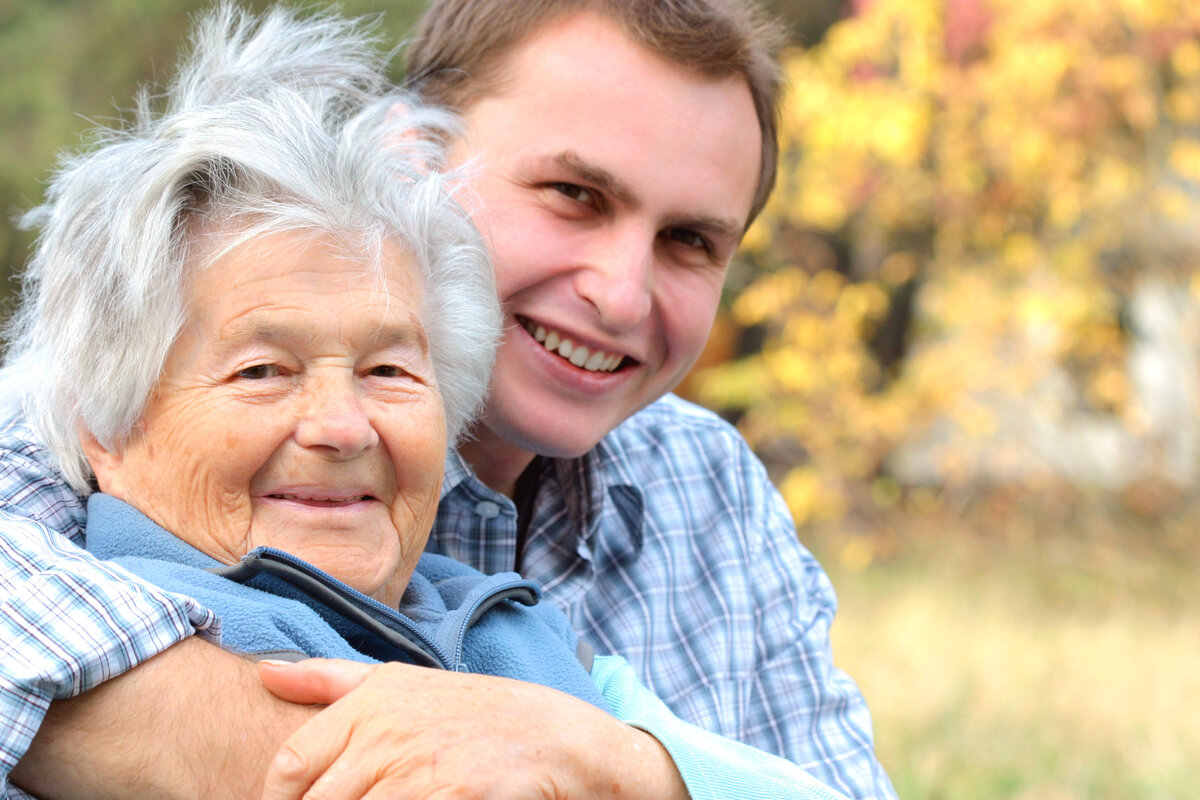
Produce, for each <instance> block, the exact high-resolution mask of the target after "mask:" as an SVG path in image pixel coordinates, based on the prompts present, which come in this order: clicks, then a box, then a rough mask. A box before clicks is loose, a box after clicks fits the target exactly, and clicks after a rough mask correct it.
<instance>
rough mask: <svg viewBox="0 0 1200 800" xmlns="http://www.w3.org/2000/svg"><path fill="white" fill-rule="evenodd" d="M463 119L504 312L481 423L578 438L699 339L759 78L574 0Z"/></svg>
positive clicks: (572, 451) (727, 231)
mask: <svg viewBox="0 0 1200 800" xmlns="http://www.w3.org/2000/svg"><path fill="white" fill-rule="evenodd" d="M465 118H466V122H467V126H468V128H467V134H466V137H465V141H464V142H463V143H462V146H461V147H460V150H459V153H458V156H459V157H461V158H462V159H463V160H469V161H473V164H474V168H475V172H474V174H473V177H472V187H473V189H474V192H475V195H476V196H477V199H478V201H479V202H480V204H481V206H482V208H480V209H476V210H475V214H474V217H475V220H476V222H477V223H478V224H479V226H480V228H481V229H482V230H483V233H484V236H485V237H486V238H487V239H488V242H489V246H490V250H491V254H492V257H493V259H494V260H495V267H496V277H497V283H498V286H499V291H500V299H501V301H502V302H503V304H504V308H505V312H506V314H507V316H508V322H509V328H508V330H507V333H506V336H505V339H504V342H503V344H502V345H501V347H500V351H499V354H498V357H497V363H496V369H495V373H494V376H493V378H492V386H491V396H490V399H489V401H488V407H487V411H486V415H485V418H484V424H485V426H486V428H487V430H486V431H482V432H481V435H483V436H487V435H488V434H489V433H490V434H491V435H493V436H496V437H499V438H500V439H501V440H504V441H506V442H507V443H508V444H509V445H512V446H514V447H516V448H518V449H519V450H521V451H526V452H531V453H541V454H544V455H553V456H575V455H579V454H582V453H584V452H586V451H587V450H589V449H590V448H591V447H593V446H594V445H595V444H596V443H597V442H598V441H599V440H600V439H601V438H603V436H604V435H605V434H607V433H608V432H609V431H610V430H612V429H613V428H615V427H616V426H617V425H618V424H620V423H621V422H622V421H623V420H625V419H626V418H627V417H629V416H630V415H632V414H633V413H635V412H636V411H638V410H639V409H641V408H643V407H645V406H646V405H648V404H650V403H651V402H653V401H654V400H656V399H657V398H659V397H660V396H662V395H663V394H665V393H667V392H669V391H670V390H671V389H672V388H673V387H674V386H675V385H676V384H677V383H678V382H679V381H680V380H681V379H682V378H683V376H684V375H685V374H686V372H687V370H688V369H689V368H690V367H691V365H692V364H693V362H694V361H695V359H696V357H697V356H698V355H699V354H700V351H701V349H702V348H703V346H704V343H705V341H706V339H707V337H708V333H709V330H710V328H711V326H712V322H713V317H714V315H715V313H716V309H717V302H718V300H719V298H720V293H721V286H722V284H723V282H724V279H725V272H726V268H727V267H728V264H729V260H730V258H731V256H732V255H733V252H734V249H735V248H736V246H737V243H738V241H739V239H740V237H741V233H742V229H743V227H744V225H745V221H746V218H747V216H748V214H749V212H750V206H751V203H752V200H753V195H754V191H755V187H756V182H757V180H758V174H759V159H760V155H759V153H760V142H759V137H760V132H759V126H758V118H757V115H756V113H755V110H754V105H753V101H752V100H751V96H750V91H749V88H748V87H747V85H746V83H745V81H744V80H743V79H740V78H728V79H722V80H711V79H709V78H706V77H704V76H702V75H699V74H695V73H691V72H688V71H685V70H683V69H681V68H679V67H677V66H675V65H673V64H670V63H669V62H667V61H665V60H663V59H662V58H660V57H659V56H657V55H655V54H654V53H652V52H651V51H649V50H647V49H645V48H643V47H642V46H640V45H638V44H636V43H634V42H633V41H632V40H630V39H629V38H627V37H626V36H625V35H624V34H623V33H622V32H621V31H620V30H619V29H618V28H617V27H615V26H614V25H612V24H611V23H609V22H608V21H606V20H603V19H600V18H598V17H594V16H591V15H587V14H581V15H576V16H573V17H569V18H567V19H564V20H561V21H558V22H554V23H551V24H549V25H547V26H546V27H545V28H544V29H543V30H541V31H539V32H538V33H536V34H535V35H534V36H533V37H532V38H530V39H529V40H528V41H526V42H525V43H524V44H523V45H521V46H520V47H518V48H517V49H516V50H515V51H514V52H513V54H512V55H511V56H510V57H509V60H508V62H507V63H506V65H505V66H504V68H503V69H502V72H501V80H500V83H499V86H498V89H497V90H496V91H495V92H493V93H492V94H490V95H488V96H485V97H483V98H482V99H480V100H477V101H476V102H475V103H473V104H472V105H470V106H469V107H468V108H467V109H466V110H465Z"/></svg>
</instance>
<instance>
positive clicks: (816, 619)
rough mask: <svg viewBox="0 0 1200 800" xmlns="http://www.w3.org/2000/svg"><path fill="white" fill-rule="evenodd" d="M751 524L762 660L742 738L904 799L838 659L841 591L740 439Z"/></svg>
mask: <svg viewBox="0 0 1200 800" xmlns="http://www.w3.org/2000/svg"><path fill="white" fill-rule="evenodd" d="M739 444H740V448H739V449H740V450H741V453H740V459H741V461H742V466H741V468H740V469H739V472H740V474H742V475H743V476H744V477H743V481H744V486H745V492H746V493H745V495H744V496H745V497H746V501H747V502H746V505H745V514H746V516H745V519H744V522H743V523H742V524H743V525H744V526H745V527H744V530H746V531H748V532H752V534H751V536H752V540H753V542H754V549H753V551H752V556H751V558H750V559H749V569H750V576H751V578H750V585H751V587H752V588H753V591H754V599H755V606H756V608H757V614H756V616H757V633H756V640H757V642H758V647H757V651H758V652H759V653H760V660H759V662H758V664H757V667H756V670H755V672H754V675H753V677H752V683H751V685H750V687H749V689H750V691H749V705H748V708H747V712H746V716H745V719H744V721H743V725H744V730H743V732H742V735H741V736H739V737H738V738H741V739H742V740H743V741H745V742H747V743H749V744H753V745H754V746H756V747H760V748H763V749H766V750H768V751H771V752H778V753H781V754H785V755H786V756H787V757H788V758H789V760H791V761H793V762H795V763H797V764H800V765H801V766H803V767H805V768H806V769H807V770H809V771H810V772H811V773H812V774H813V775H814V776H815V777H817V778H818V779H820V780H822V781H824V782H826V783H827V784H828V785H830V786H834V787H836V788H838V789H840V790H841V791H843V792H845V793H846V794H848V795H850V796H851V797H854V798H863V799H865V798H879V799H880V800H885V799H889V798H895V796H896V793H895V789H894V788H893V787H892V784H891V781H890V780H889V779H888V777H887V774H886V773H885V772H884V770H883V767H882V766H881V765H880V763H879V760H878V759H877V758H876V756H875V750H874V735H873V732H872V726H871V716H870V711H869V710H868V708H867V704H866V700H865V699H864V698H863V696H862V693H861V691H860V690H859V689H858V687H857V686H856V685H855V683H854V681H853V680H852V679H851V678H850V677H849V676H848V675H846V674H845V673H844V672H842V671H841V670H839V669H837V667H835V666H834V663H833V651H832V647H831V643H830V627H831V626H832V624H833V620H834V616H835V614H836V612H837V597H836V595H835V593H834V589H833V585H832V583H831V582H830V580H829V577H828V576H827V575H826V573H825V570H824V569H823V568H822V567H821V565H820V564H819V563H818V562H817V560H816V559H815V558H813V556H812V555H811V554H810V553H809V552H808V551H807V550H806V549H804V548H803V547H802V546H801V545H800V543H799V540H798V537H797V533H796V528H795V525H794V523H793V521H792V517H791V513H790V512H789V511H788V509H787V506H786V504H785V503H784V502H783V498H782V497H781V496H780V495H779V492H778V491H777V490H776V489H775V487H774V486H773V485H772V484H771V483H770V480H769V478H768V477H767V474H766V470H765V469H764V468H763V466H762V464H761V462H759V460H758V459H757V457H756V456H754V455H753V454H752V453H751V452H750V451H749V448H748V447H746V446H745V444H744V442H742V441H741V440H740V437H739Z"/></svg>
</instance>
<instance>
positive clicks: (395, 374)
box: [369, 364, 408, 378]
mask: <svg viewBox="0 0 1200 800" xmlns="http://www.w3.org/2000/svg"><path fill="white" fill-rule="evenodd" d="M369 374H370V375H371V376H372V377H375V378H402V377H404V376H405V375H407V374H408V373H407V372H405V371H404V370H403V369H401V368H400V367H397V366H395V365H394V364H380V365H379V366H378V367H374V368H372V370H371V372H370V373H369Z"/></svg>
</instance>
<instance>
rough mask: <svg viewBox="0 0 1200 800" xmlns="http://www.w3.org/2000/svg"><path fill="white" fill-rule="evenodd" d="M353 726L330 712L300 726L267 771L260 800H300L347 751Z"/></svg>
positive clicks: (323, 713) (281, 748) (273, 759)
mask: <svg viewBox="0 0 1200 800" xmlns="http://www.w3.org/2000/svg"><path fill="white" fill-rule="evenodd" d="M352 732H353V725H352V724H350V722H348V721H345V720H342V719H341V718H340V716H339V715H338V714H337V713H336V712H331V711H330V710H329V709H326V710H325V711H322V712H321V713H320V714H317V715H316V716H315V717H313V718H312V719H311V720H309V721H308V722H306V723H305V724H303V725H301V726H300V727H299V728H298V729H297V730H296V732H295V733H293V734H292V735H291V736H289V737H288V739H287V741H285V742H284V743H283V745H282V746H281V747H280V748H279V751H278V752H277V753H276V754H275V757H274V758H272V759H271V763H270V765H269V766H268V767H267V774H266V777H265V779H264V783H263V791H262V800H301V798H303V797H305V793H306V792H308V790H309V789H310V788H311V787H312V785H313V784H314V783H315V782H316V781H317V779H318V778H320V777H321V775H323V774H324V773H325V771H326V770H327V769H329V766H330V765H331V764H333V763H335V762H336V761H337V759H338V758H339V757H340V756H341V755H342V753H343V752H344V751H345V750H346V746H347V743H348V742H349V740H350V735H351V733H352Z"/></svg>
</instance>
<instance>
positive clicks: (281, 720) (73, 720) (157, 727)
mask: <svg viewBox="0 0 1200 800" xmlns="http://www.w3.org/2000/svg"><path fill="white" fill-rule="evenodd" d="M317 711H318V709H316V708H314V707H311V706H301V705H294V704H292V703H287V702H284V701H282V700H278V699H276V698H275V697H274V696H272V695H271V694H270V693H269V692H267V691H266V690H265V689H264V688H262V684H261V683H260V682H259V680H258V677H257V673H256V671H255V665H254V663H253V662H251V661H248V660H246V659H244V658H241V657H239V656H236V655H233V654H230V653H227V652H225V651H223V650H221V649H220V648H219V647H216V646H214V645H212V644H209V643H207V642H204V641H201V640H199V639H196V638H194V637H193V638H192V639H189V640H187V641H185V642H183V643H181V644H179V645H176V646H174V647H172V648H170V649H169V650H167V651H166V652H165V653H162V654H161V655H158V656H155V657H154V658H152V659H150V660H149V661H147V662H146V663H145V664H142V665H141V666H139V667H138V668H136V669H134V670H132V671H130V672H127V673H125V674H123V675H121V676H119V677H117V678H115V679H113V680H110V681H107V682H105V683H104V684H103V685H101V686H100V687H98V688H96V689H92V690H91V691H88V692H86V693H84V694H82V695H80V696H78V697H75V698H71V699H68V700H61V701H56V702H55V703H53V704H52V705H51V707H50V710H49V713H47V714H46V717H45V720H44V721H43V723H42V726H41V728H40V729H39V731H38V733H37V736H36V737H35V738H34V740H33V743H32V745H31V746H30V748H29V750H28V752H27V753H26V754H25V757H24V758H22V759H21V761H20V763H19V764H17V767H16V769H14V770H13V772H12V780H13V783H15V784H16V785H18V786H20V787H21V788H22V789H24V790H26V791H28V792H31V793H33V794H35V795H37V796H38V797H39V798H42V800H55V799H56V798H63V800H66V799H67V798H72V799H74V798H80V799H81V800H99V799H100V798H114V800H116V799H117V798H121V799H122V800H128V799H129V798H136V797H155V798H170V797H178V798H196V797H222V798H233V799H235V800H237V799H239V798H245V799H246V800H257V798H259V797H260V795H261V793H262V787H263V776H264V775H265V774H266V770H267V765H268V764H269V763H270V761H271V759H272V758H273V757H274V756H275V752H276V750H277V749H278V748H279V746H280V744H281V743H282V742H283V741H284V740H285V739H286V738H287V737H288V736H289V735H290V734H291V733H292V732H293V731H295V730H296V728H298V727H299V726H300V725H301V724H302V723H304V722H305V721H307V720H308V719H310V718H312V717H313V716H315V715H316V713H317Z"/></svg>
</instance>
